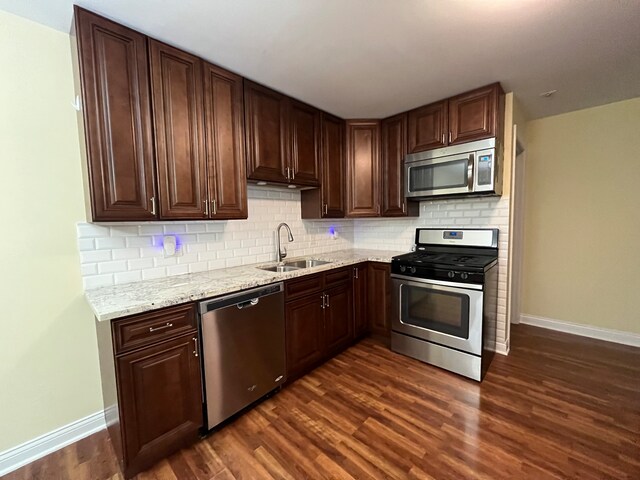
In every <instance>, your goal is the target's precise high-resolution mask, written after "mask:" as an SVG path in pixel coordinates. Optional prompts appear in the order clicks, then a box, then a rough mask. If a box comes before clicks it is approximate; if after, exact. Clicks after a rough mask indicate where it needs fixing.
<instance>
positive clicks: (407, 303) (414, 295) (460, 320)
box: [391, 275, 483, 355]
mask: <svg viewBox="0 0 640 480" xmlns="http://www.w3.org/2000/svg"><path fill="white" fill-rule="evenodd" d="M391 278H392V282H393V315H392V321H391V322H392V324H391V328H392V330H393V331H394V332H398V333H403V334H406V335H410V336H412V337H416V338H420V339H423V340H428V341H430V342H434V343H438V344H440V345H444V346H447V347H451V348H455V349H457V350H461V351H464V352H467V353H472V354H474V355H480V354H481V353H482V300H483V292H482V286H481V285H473V284H457V283H454V282H442V281H436V280H423V279H416V278H412V277H404V276H401V275H392V277H391Z"/></svg>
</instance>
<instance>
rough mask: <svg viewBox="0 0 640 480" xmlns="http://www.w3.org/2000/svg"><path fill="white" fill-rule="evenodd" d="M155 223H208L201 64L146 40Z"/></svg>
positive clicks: (187, 56) (176, 50)
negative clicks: (156, 203)
mask: <svg viewBox="0 0 640 480" xmlns="http://www.w3.org/2000/svg"><path fill="white" fill-rule="evenodd" d="M149 62H150V65H151V94H152V100H153V117H154V127H155V140H156V161H157V167H158V187H159V194H160V218H162V219H177V218H180V219H204V218H207V216H208V215H207V205H206V200H207V175H206V158H205V146H204V113H203V91H202V61H201V60H200V59H199V58H198V57H195V56H193V55H189V54H188V53H186V52H183V51H181V50H178V49H176V48H173V47H170V46H168V45H165V44H163V43H160V42H157V41H155V40H149Z"/></svg>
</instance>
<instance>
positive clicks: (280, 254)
mask: <svg viewBox="0 0 640 480" xmlns="http://www.w3.org/2000/svg"><path fill="white" fill-rule="evenodd" d="M282 227H285V228H286V229H287V232H289V241H290V242H293V235H292V234H291V229H290V228H289V225H287V224H286V223H284V222H282V223H281V224H280V225H278V226H277V227H276V260H278V263H280V262H281V261H282V259H283V258H285V257H286V256H287V249H286V248H284V247H281V246H280V229H281V228H282Z"/></svg>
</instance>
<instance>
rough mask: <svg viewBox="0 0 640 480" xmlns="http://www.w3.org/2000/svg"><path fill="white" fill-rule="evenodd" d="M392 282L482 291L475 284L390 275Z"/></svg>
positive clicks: (479, 286)
mask: <svg viewBox="0 0 640 480" xmlns="http://www.w3.org/2000/svg"><path fill="white" fill-rule="evenodd" d="M391 279H392V280H394V279H395V280H403V281H405V282H406V283H415V284H420V285H436V286H441V287H451V288H452V289H455V288H457V289H464V290H480V291H482V285H477V284H475V283H459V282H446V281H444V280H427V279H424V278H415V277H407V276H405V275H396V274H393V275H391Z"/></svg>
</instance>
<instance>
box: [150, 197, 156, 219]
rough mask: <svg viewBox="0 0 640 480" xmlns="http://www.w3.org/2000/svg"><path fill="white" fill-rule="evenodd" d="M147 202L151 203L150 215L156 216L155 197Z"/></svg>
mask: <svg viewBox="0 0 640 480" xmlns="http://www.w3.org/2000/svg"><path fill="white" fill-rule="evenodd" d="M149 201H150V202H151V215H155V214H156V197H155V196H153V197H151V198H150V199H149Z"/></svg>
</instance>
